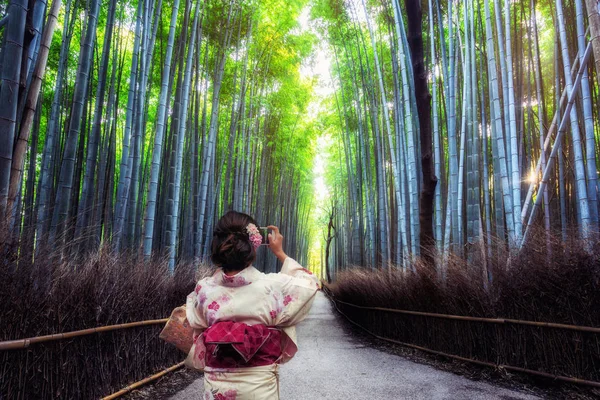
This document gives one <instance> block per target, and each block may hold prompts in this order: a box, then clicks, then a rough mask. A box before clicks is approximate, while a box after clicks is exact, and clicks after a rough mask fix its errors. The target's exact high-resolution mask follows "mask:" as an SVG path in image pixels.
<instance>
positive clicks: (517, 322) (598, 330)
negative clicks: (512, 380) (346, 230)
mask: <svg viewBox="0 0 600 400" xmlns="http://www.w3.org/2000/svg"><path fill="white" fill-rule="evenodd" d="M323 288H324V290H323V291H324V292H325V293H326V294H327V296H328V297H329V298H330V299H331V300H332V303H333V305H334V307H335V308H336V310H337V311H338V312H339V313H340V315H342V316H343V317H344V318H345V319H347V320H348V322H350V323H352V324H353V325H355V326H357V327H358V328H360V329H362V330H363V331H365V332H366V333H368V334H369V335H371V336H373V337H376V338H377V339H380V340H383V341H386V342H389V343H394V344H398V345H401V346H406V347H410V348H413V349H417V350H420V351H424V352H426V353H430V354H435V355H439V356H443V357H448V358H452V359H455V360H459V361H463V362H467V363H472V364H476V365H480V366H484V367H490V368H494V369H504V370H508V371H514V372H520V373H525V374H529V375H535V376H538V377H543V378H547V379H552V380H557V381H561V382H567V383H572V384H578V385H585V386H591V387H596V388H600V382H597V381H591V380H585V379H579V378H574V377H568V376H562V375H555V374H550V373H547V372H542V371H536V370H532V369H527V368H522V367H516V366H512V365H504V364H496V363H492V362H488V361H481V360H475V359H472V358H468V357H462V356H458V355H455V354H449V353H446V352H442V351H437V350H433V349H430V348H427V347H423V346H417V345H415V344H411V343H406V342H402V341H399V340H394V339H390V338H387V337H384V336H381V335H378V334H376V333H375V332H373V331H371V330H369V329H368V328H366V327H364V326H362V325H361V324H359V323H358V322H356V321H354V320H352V319H351V318H350V317H349V316H348V315H346V314H345V313H344V312H342V311H341V310H340V308H339V307H338V303H339V304H344V305H347V306H349V307H353V308H357V309H363V310H372V311H383V312H392V313H398V314H406V315H416V316H422V317H431V318H442V319H450V320H460V321H472V322H483V323H490V324H500V325H502V324H513V325H527V326H535V327H541V328H554V329H567V330H571V331H578V332H589V333H600V328H596V327H590V326H578V325H567V324H555V323H549V322H537V321H522V320H515V319H507V318H478V317H468V316H459V315H447V314H436V313H427V312H418V311H408V310H399V309H393V308H385V307H368V306H359V305H357V304H352V303H348V302H345V301H342V300H338V299H336V298H335V296H334V295H333V294H332V293H331V291H330V290H329V289H328V288H327V287H326V286H325V285H324V286H323Z"/></svg>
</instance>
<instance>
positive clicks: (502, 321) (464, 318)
mask: <svg viewBox="0 0 600 400" xmlns="http://www.w3.org/2000/svg"><path fill="white" fill-rule="evenodd" d="M330 297H331V298H332V299H333V301H335V302H336V303H341V304H345V305H347V306H350V307H354V308H360V309H362V310H374V311H385V312H391V313H398V314H406V315H418V316H422V317H433V318H443V319H453V320H459V321H473V322H487V323H491V324H514V325H528V326H537V327H542V328H555V329H568V330H572V331H578V332H591V333H600V328H596V327H593V326H580V325H567V324H555V323H553V322H538V321H523V320H520V319H510V318H480V317H468V316H463V315H449V314H436V313H428V312H421V311H409V310H399V309H396V308H385V307H367V306H359V305H356V304H352V303H347V302H345V301H342V300H337V299H335V298H334V297H332V296H331V295H330Z"/></svg>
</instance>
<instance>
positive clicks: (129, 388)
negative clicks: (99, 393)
mask: <svg viewBox="0 0 600 400" xmlns="http://www.w3.org/2000/svg"><path fill="white" fill-rule="evenodd" d="M184 365H185V361H182V362H180V363H177V364H175V365H173V366H171V367H169V368H167V369H165V370H163V371H160V372H158V373H156V374H154V375H151V376H149V377H147V378H144V379H142V380H141V381H137V382H135V383H132V384H131V385H128V386H125V387H124V388H123V389H121V390H119V391H118V392H115V393H113V394H111V395H109V396H106V397H103V398H102V400H113V399H116V398H119V397H121V396H123V395H124V394H126V393H129V392H131V391H132V390H133V389H137V388H139V387H141V386H144V385H145V384H147V383H150V382H152V381H155V380H157V379H158V378H161V377H163V376H165V375H166V374H168V373H169V372H173V371H175V370H178V369H179V368H181V367H183V366H184Z"/></svg>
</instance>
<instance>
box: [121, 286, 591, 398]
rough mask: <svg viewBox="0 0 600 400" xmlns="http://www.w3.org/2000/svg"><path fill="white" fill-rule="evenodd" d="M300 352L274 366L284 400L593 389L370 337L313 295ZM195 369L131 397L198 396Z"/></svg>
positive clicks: (570, 394) (560, 394)
mask: <svg viewBox="0 0 600 400" xmlns="http://www.w3.org/2000/svg"><path fill="white" fill-rule="evenodd" d="M298 340H299V348H300V350H299V352H298V354H297V355H296V357H295V358H294V359H293V360H291V361H290V362H289V363H288V364H285V365H283V366H282V367H281V369H280V384H281V386H280V388H281V398H282V399H283V400H305V399H333V400H337V399H340V400H341V399H349V398H352V399H375V398H387V399H453V400H454V399H456V400H459V399H501V400H510V399H539V398H546V399H559V398H560V399H567V398H571V399H576V398H577V399H580V398H593V397H594V393H590V392H585V391H577V390H576V389H573V388H569V387H566V388H565V387H564V385H563V386H560V387H559V386H552V383H551V382H548V383H546V382H540V381H535V382H534V381H531V380H529V379H528V378H526V377H520V376H515V375H507V374H501V373H500V372H498V371H490V370H489V369H485V368H473V367H472V366H470V365H464V364H462V363H456V362H448V360H446V359H443V358H439V357H431V356H429V355H425V354H423V353H421V352H418V351H414V350H411V349H406V348H404V347H400V346H390V345H389V344H388V343H385V342H382V341H379V340H374V339H372V338H371V337H370V336H366V335H365V334H363V333H362V332H360V331H358V330H357V329H355V328H353V327H352V326H350V324H349V323H347V322H346V321H345V320H344V319H343V318H342V317H340V316H339V315H338V314H337V313H336V312H335V311H334V310H333V307H332V305H331V303H330V302H329V300H328V299H327V298H326V297H325V295H324V294H322V293H319V294H318V297H317V299H316V301H315V303H314V306H313V308H312V310H311V312H310V314H309V316H308V317H307V319H306V320H305V321H304V322H303V323H301V324H300V325H299V326H298ZM202 391H203V383H202V379H201V376H200V374H198V373H195V372H193V371H189V370H184V371H179V372H177V373H175V374H173V375H171V376H170V377H168V378H164V379H162V380H161V381H160V382H159V383H158V384H156V385H153V386H150V387H147V388H145V389H143V390H140V391H136V392H134V393H132V394H131V395H129V396H127V398H128V399H130V400H141V399H166V398H170V399H171V400H188V399H190V400H191V399H194V400H195V399H199V398H202V397H201V394H202Z"/></svg>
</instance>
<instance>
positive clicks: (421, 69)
mask: <svg viewBox="0 0 600 400" xmlns="http://www.w3.org/2000/svg"><path fill="white" fill-rule="evenodd" d="M405 4H406V13H407V19H408V44H409V47H410V54H411V59H412V65H413V71H414V76H415V86H414V89H415V96H416V98H417V110H418V112H419V133H420V134H419V137H420V139H421V172H422V174H423V186H422V188H421V194H420V197H419V209H420V211H419V222H420V229H421V230H420V234H419V240H420V243H421V247H422V249H423V253H422V254H423V257H424V260H425V261H426V262H427V263H428V264H429V265H430V266H433V261H434V259H433V254H434V251H435V238H434V235H433V199H434V196H435V186H436V184H437V177H436V176H435V170H434V164H433V151H432V147H433V135H432V131H431V95H430V94H429V88H428V86H427V70H426V69H425V60H424V52H423V29H422V18H423V14H422V10H421V2H420V1H419V0H405Z"/></svg>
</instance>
